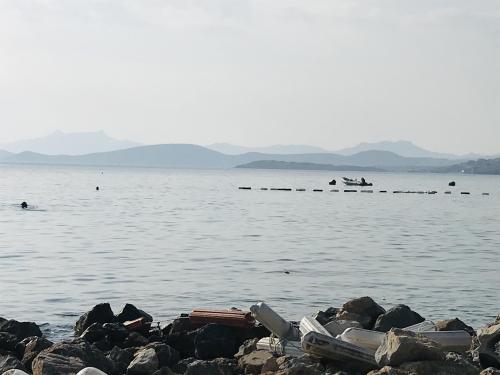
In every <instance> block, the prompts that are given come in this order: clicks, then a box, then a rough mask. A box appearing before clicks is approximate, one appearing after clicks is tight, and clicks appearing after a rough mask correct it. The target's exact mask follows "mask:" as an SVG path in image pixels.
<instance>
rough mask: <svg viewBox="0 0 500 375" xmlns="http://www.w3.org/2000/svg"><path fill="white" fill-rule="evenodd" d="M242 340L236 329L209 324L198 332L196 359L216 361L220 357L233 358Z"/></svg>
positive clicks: (195, 343)
mask: <svg viewBox="0 0 500 375" xmlns="http://www.w3.org/2000/svg"><path fill="white" fill-rule="evenodd" d="M241 343H242V340H241V339H240V338H239V337H238V335H237V334H236V332H235V329H233V328H231V327H227V326H223V325H220V324H207V325H206V326H204V327H202V328H200V329H199V330H197V331H196V336H195V338H194V347H195V357H196V358H198V359H214V358H218V357H224V358H232V357H233V356H234V355H235V354H236V353H237V352H238V348H239V346H240V344H241Z"/></svg>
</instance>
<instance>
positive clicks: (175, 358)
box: [146, 343, 181, 367]
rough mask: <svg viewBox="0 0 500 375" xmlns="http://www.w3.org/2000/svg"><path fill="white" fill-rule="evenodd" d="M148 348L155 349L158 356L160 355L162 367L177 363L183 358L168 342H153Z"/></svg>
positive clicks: (159, 359)
mask: <svg viewBox="0 0 500 375" xmlns="http://www.w3.org/2000/svg"><path fill="white" fill-rule="evenodd" d="M146 348H152V349H154V351H155V352H156V356H157V357H158V361H159V366H160V367H167V366H169V367H170V366H172V365H175V364H176V363H177V362H179V360H180V359H181V358H180V354H179V352H178V351H177V350H175V349H174V348H172V347H171V346H170V345H167V344H163V343H152V344H148V345H147V346H146Z"/></svg>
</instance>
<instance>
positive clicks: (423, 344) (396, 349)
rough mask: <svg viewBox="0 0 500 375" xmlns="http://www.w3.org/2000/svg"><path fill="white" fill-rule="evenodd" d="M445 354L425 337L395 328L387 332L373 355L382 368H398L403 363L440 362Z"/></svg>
mask: <svg viewBox="0 0 500 375" xmlns="http://www.w3.org/2000/svg"><path fill="white" fill-rule="evenodd" d="M444 358H445V353H444V352H443V351H442V349H441V347H440V346H439V345H438V344H436V343H435V342H433V341H430V340H429V339H427V338H426V337H424V336H422V335H419V334H417V333H414V332H408V331H403V330H400V329H397V328H394V329H392V330H391V331H389V332H388V333H387V335H386V337H385V338H384V340H383V342H382V344H381V345H380V346H379V348H378V349H377V351H376V353H375V360H376V361H377V363H378V364H379V365H380V366H381V367H382V366H387V365H389V366H399V365H400V364H402V363H404V362H414V361H433V360H434V361H440V360H444Z"/></svg>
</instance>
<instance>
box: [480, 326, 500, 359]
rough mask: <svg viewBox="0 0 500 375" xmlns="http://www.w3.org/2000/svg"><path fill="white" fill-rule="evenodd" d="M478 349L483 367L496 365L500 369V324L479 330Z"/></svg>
mask: <svg viewBox="0 0 500 375" xmlns="http://www.w3.org/2000/svg"><path fill="white" fill-rule="evenodd" d="M477 341H478V343H479V346H478V348H477V349H476V352H477V356H478V358H479V363H480V364H481V367H483V368H487V367H495V368H498V369H500V324H495V325H492V326H490V327H486V328H481V329H479V330H478V331H477Z"/></svg>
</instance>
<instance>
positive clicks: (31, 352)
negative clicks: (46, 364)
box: [21, 336, 54, 369]
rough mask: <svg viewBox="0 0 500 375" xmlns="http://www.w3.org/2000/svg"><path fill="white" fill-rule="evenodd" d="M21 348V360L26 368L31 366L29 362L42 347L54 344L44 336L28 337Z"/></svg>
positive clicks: (45, 347)
mask: <svg viewBox="0 0 500 375" xmlns="http://www.w3.org/2000/svg"><path fill="white" fill-rule="evenodd" d="M23 341H25V342H24V343H23V344H24V350H23V356H22V360H21V362H22V363H23V365H24V366H25V367H26V368H27V369H30V368H31V364H32V362H33V360H34V359H35V358H36V356H37V355H38V354H39V353H40V352H41V351H42V350H44V349H47V348H50V347H51V346H52V345H54V344H53V343H52V342H51V341H49V340H47V339H46V338H44V337H36V336H35V337H29V338H26V339H25V340H23Z"/></svg>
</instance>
